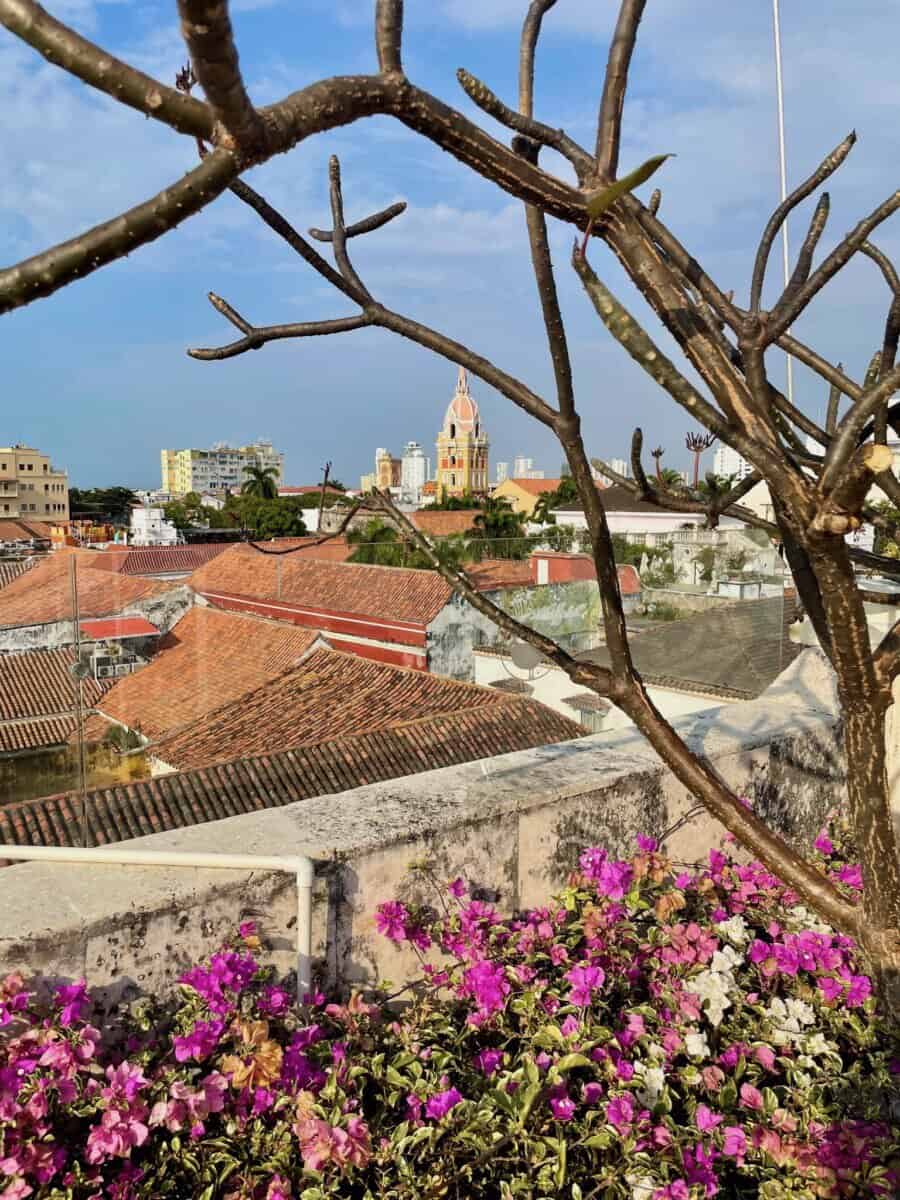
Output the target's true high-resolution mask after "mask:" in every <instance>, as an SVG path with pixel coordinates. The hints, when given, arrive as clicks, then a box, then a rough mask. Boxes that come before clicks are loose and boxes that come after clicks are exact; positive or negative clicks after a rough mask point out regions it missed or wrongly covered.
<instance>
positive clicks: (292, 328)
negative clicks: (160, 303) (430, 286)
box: [187, 292, 373, 362]
mask: <svg viewBox="0 0 900 1200" xmlns="http://www.w3.org/2000/svg"><path fill="white" fill-rule="evenodd" d="M209 299H210V302H211V303H212V305H213V307H214V308H217V309H218V310H219V312H220V313H222V314H223V316H226V317H227V318H228V319H229V320H230V321H231V323H232V324H233V325H238V328H242V326H241V325H239V324H238V322H237V321H236V320H235V319H234V317H235V316H237V314H236V313H235V312H234V309H232V308H231V305H230V304H228V303H227V302H226V301H224V300H222V299H221V297H219V296H216V295H214V293H212V292H210V294H209ZM372 323H373V322H372V321H371V320H370V319H369V318H368V317H367V316H366V315H365V313H363V314H361V315H360V316H358V317H335V318H334V319H333V320H330V321H299V322H296V323H294V324H288V325H259V326H254V325H246V322H245V323H244V324H245V325H246V329H245V336H244V337H242V338H240V339H239V340H238V341H236V342H230V343H229V344H228V345H227V346H218V347H215V348H211V349H210V348H203V347H195V348H193V349H189V350H188V351H187V353H188V355H189V356H190V357H191V358H196V359H199V360H200V361H202V362H220V361H222V360H223V359H226V358H237V357H238V355H241V354H246V353H247V351H248V350H261V349H262V347H263V346H265V345H266V344H267V343H268V342H277V341H283V340H284V339H285V338H305V337H323V336H325V335H327V334H331V333H350V332H351V331H352V330H354V329H365V328H366V326H367V325H371V324H372Z"/></svg>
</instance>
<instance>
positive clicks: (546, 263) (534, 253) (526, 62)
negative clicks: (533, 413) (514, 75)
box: [519, 0, 575, 419]
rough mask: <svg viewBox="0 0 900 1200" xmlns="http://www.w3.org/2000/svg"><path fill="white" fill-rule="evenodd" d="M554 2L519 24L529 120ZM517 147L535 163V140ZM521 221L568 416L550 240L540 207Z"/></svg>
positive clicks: (541, 3) (566, 362) (567, 376)
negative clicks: (537, 60) (537, 62)
mask: <svg viewBox="0 0 900 1200" xmlns="http://www.w3.org/2000/svg"><path fill="white" fill-rule="evenodd" d="M555 3H556V0H533V2H532V4H531V5H530V6H529V9H528V12H527V14H526V16H525V21H524V24H523V26H522V37H521V42H520V47H519V110H520V113H521V115H522V117H523V119H530V118H531V116H532V113H533V111H534V56H535V51H536V49H537V41H538V37H539V36H540V29H541V21H542V19H543V16H544V13H545V12H546V11H547V9H548V8H552V6H553V5H554V4H555ZM519 149H520V151H521V152H522V153H524V154H526V156H528V155H533V157H534V161H535V162H537V157H538V153H539V146H538V145H537V144H536V143H535V142H533V141H529V142H527V143H525V145H520V146H519ZM525 222H526V225H527V227H528V244H529V247H530V250H531V265H532V269H533V271H534V279H535V283H536V284H537V290H538V298H539V299H540V302H541V313H542V315H543V318H544V329H545V330H546V333H547V344H548V346H549V348H550V358H551V360H552V362H553V374H554V376H555V379H556V397H557V404H558V406H559V411H560V414H561V415H562V416H563V417H565V418H566V419H571V418H572V417H573V416H574V413H575V393H574V390H573V386H572V363H571V360H570V357H569V345H568V341H567V338H566V328H565V325H564V324H563V319H562V312H561V311H560V307H559V296H558V295H557V291H556V278H555V276H554V273H553V260H552V258H551V256H550V241H549V238H548V237H547V220H546V218H545V216H544V214H543V213H542V212H541V210H540V209H538V208H535V206H534V205H533V204H526V205H525Z"/></svg>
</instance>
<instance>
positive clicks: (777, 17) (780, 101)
mask: <svg viewBox="0 0 900 1200" xmlns="http://www.w3.org/2000/svg"><path fill="white" fill-rule="evenodd" d="M772 23H773V27H774V31H775V98H776V102H777V107H778V159H779V165H780V167H781V200H782V203H784V201H785V200H786V199H787V160H786V156H785V149H784V80H783V78H782V71H781V13H780V11H779V8H778V0H772ZM781 249H782V259H783V261H784V286H785V287H787V285H788V283H789V281H790V277H791V272H790V253H789V246H788V223H787V217H785V219H784V221H783V222H782V226H781ZM785 359H786V362H787V398H788V400H789V401H790V402H791V403H792V404H793V402H794V367H793V360H792V359H791V356H790V354H785Z"/></svg>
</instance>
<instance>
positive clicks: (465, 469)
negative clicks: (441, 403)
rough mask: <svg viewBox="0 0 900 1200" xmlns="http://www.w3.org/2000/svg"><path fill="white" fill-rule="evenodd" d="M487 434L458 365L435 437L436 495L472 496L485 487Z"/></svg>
mask: <svg viewBox="0 0 900 1200" xmlns="http://www.w3.org/2000/svg"><path fill="white" fill-rule="evenodd" d="M488 450H489V444H488V439H487V435H486V434H485V432H484V429H483V428H482V425H481V414H480V413H479V411H478V405H477V404H476V403H475V398H474V396H473V395H472V393H471V392H470V391H469V377H468V375H467V374H466V371H465V369H464V368H463V367H460V368H459V375H458V376H457V380H456V391H455V392H454V393H453V398H452V399H451V401H450V403H449V404H448V405H447V412H446V413H445V415H444V427H443V429H442V430H441V432H440V433H439V434H438V436H437V475H436V484H437V494H438V496H441V495H442V493H443V492H445V491H446V493H447V495H448V496H461V495H462V494H463V492H471V493H472V494H473V495H478V494H483V493H485V492H486V491H487V490H488V486H489V484H488Z"/></svg>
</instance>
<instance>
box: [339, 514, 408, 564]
mask: <svg viewBox="0 0 900 1200" xmlns="http://www.w3.org/2000/svg"><path fill="white" fill-rule="evenodd" d="M347 542H348V543H349V545H351V546H356V549H355V550H354V551H353V553H352V554H351V555H350V559H349V561H350V562H354V563H367V564H369V565H375V566H380V567H402V566H403V559H404V557H405V553H404V551H405V547H404V546H403V544H402V542H401V541H400V536H399V534H398V533H397V530H396V529H395V528H394V527H393V525H386V524H385V523H384V521H380V520H379V519H378V518H377V517H373V518H372V520H371V521H367V522H366V525H365V527H364V528H362V529H352V530H351V531H350V532H349V533H348V534H347Z"/></svg>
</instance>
